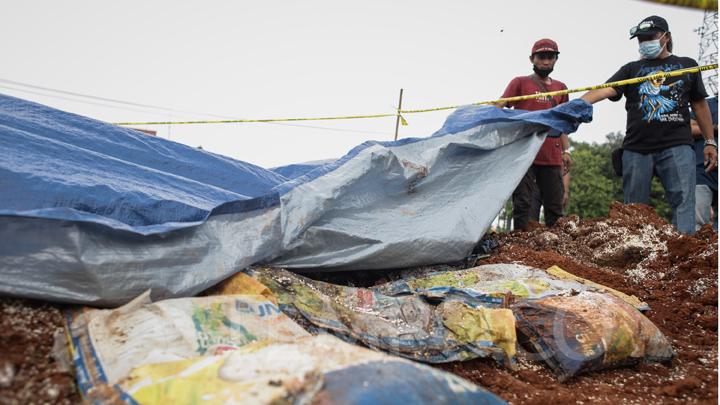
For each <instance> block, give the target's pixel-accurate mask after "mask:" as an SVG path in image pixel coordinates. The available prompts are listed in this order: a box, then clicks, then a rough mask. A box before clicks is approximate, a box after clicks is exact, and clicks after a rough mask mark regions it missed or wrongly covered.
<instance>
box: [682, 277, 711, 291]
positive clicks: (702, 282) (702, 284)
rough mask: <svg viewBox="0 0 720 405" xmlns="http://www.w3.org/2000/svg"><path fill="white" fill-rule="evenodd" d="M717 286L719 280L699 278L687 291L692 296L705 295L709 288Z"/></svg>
mask: <svg viewBox="0 0 720 405" xmlns="http://www.w3.org/2000/svg"><path fill="white" fill-rule="evenodd" d="M716 285H717V279H710V278H707V277H704V278H699V279H697V280H695V281H694V282H693V283H692V284H691V285H690V287H688V289H687V291H688V292H689V293H690V294H692V295H701V294H702V293H704V292H705V291H706V290H707V289H708V288H710V287H715V286H716Z"/></svg>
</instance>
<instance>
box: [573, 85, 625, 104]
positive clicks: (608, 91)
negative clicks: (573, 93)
mask: <svg viewBox="0 0 720 405" xmlns="http://www.w3.org/2000/svg"><path fill="white" fill-rule="evenodd" d="M610 97H617V91H615V89H614V88H612V87H605V88H604V89H597V90H590V91H588V92H587V93H585V94H583V95H582V97H580V98H581V99H583V100H585V101H587V102H588V103H590V104H595V103H597V102H598V101H602V100H605V99H606V98H610Z"/></svg>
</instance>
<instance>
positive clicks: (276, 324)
mask: <svg viewBox="0 0 720 405" xmlns="http://www.w3.org/2000/svg"><path fill="white" fill-rule="evenodd" d="M149 297H150V295H149V292H147V293H145V294H143V295H141V296H140V297H138V298H136V299H135V300H133V301H132V302H130V303H128V304H127V305H125V306H123V307H120V308H118V309H115V310H97V309H88V308H86V309H83V310H78V311H73V312H70V313H69V315H68V326H69V332H70V338H71V347H72V349H73V350H72V351H73V358H74V363H75V368H76V372H77V376H78V385H79V387H80V390H81V391H82V392H83V394H84V395H85V396H86V397H87V398H89V399H93V398H95V396H96V394H102V395H106V394H107V392H109V391H114V390H113V389H112V387H113V385H114V384H116V383H117V382H118V381H120V380H121V379H122V378H123V377H125V376H126V375H127V374H128V373H129V372H130V370H132V369H133V368H135V367H138V366H140V365H142V364H151V363H161V362H168V361H177V360H185V359H193V358H195V357H197V356H201V355H212V354H219V353H223V352H225V351H229V350H234V349H237V348H239V347H242V346H245V345H247V344H249V343H258V342H261V343H262V342H264V343H268V342H278V341H279V342H288V341H294V340H296V339H298V338H300V337H304V336H308V333H307V332H306V331H305V330H304V329H302V328H301V327H300V326H299V325H297V324H296V323H295V322H293V321H292V320H291V319H290V318H288V317H287V316H286V315H285V314H283V313H282V312H281V311H280V310H279V309H278V307H277V306H276V304H275V303H274V302H272V301H270V300H268V299H267V297H266V296H262V295H229V296H212V297H196V298H181V299H172V300H165V301H160V302H156V303H152V302H151V301H150V298H149Z"/></svg>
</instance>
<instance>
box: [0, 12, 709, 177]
mask: <svg viewBox="0 0 720 405" xmlns="http://www.w3.org/2000/svg"><path fill="white" fill-rule="evenodd" d="M0 6H1V9H0V49H2V62H1V63H0V79H4V80H12V81H17V82H22V83H27V84H32V85H36V86H41V87H47V88H53V89H61V90H66V91H70V92H76V93H82V94H90V95H94V96H97V97H104V98H111V99H119V100H126V101H131V102H134V103H140V104H148V105H155V106H162V107H166V108H170V109H175V110H183V111H187V113H181V112H168V111H159V110H151V109H147V108H142V107H129V106H122V105H119V104H112V103H107V102H101V101H97V100H95V101H92V100H86V99H81V98H78V97H74V96H70V95H63V94H56V93H50V92H48V91H44V90H37V89H31V88H28V87H21V86H18V85H11V84H8V83H7V82H0V93H4V94H9V95H13V96H16V97H21V98H25V99H28V100H33V101H37V102H40V103H43V104H47V105H50V106H53V107H56V108H59V109H62V110H65V111H70V112H74V113H78V114H82V115H86V116H89V117H93V118H97V119H100V120H104V121H108V122H117V121H147V120H197V119H213V117H212V116H208V115H194V114H190V112H193V113H203V114H212V115H216V116H225V117H235V118H275V117H304V116H332V115H356V114H375V113H392V112H393V111H394V109H395V108H396V105H397V98H398V92H399V89H400V88H404V89H405V96H404V101H403V107H405V108H411V109H412V108H425V107H436V106H446V105H458V104H468V103H472V102H477V101H483V100H490V99H495V98H497V97H499V96H500V94H501V93H502V92H503V90H504V88H505V86H506V85H507V83H508V82H509V81H510V80H511V79H512V78H513V77H514V76H519V75H528V74H530V73H531V72H532V70H531V68H532V66H531V64H530V62H529V60H528V55H529V53H530V48H531V45H532V43H533V42H534V41H535V40H537V39H539V38H543V37H549V38H552V39H554V40H556V41H557V42H558V45H559V47H560V52H561V55H560V59H559V60H558V63H557V65H556V69H555V72H554V73H553V74H552V77H554V78H555V79H558V80H561V81H563V82H564V83H565V84H566V85H567V86H568V87H570V88H573V87H581V86H586V85H592V84H598V83H602V82H604V81H605V80H606V79H607V78H608V77H610V76H611V75H612V74H613V73H614V72H615V71H616V70H617V69H618V68H619V67H620V66H622V65H623V64H625V63H627V62H629V61H631V60H634V59H637V55H638V53H637V42H635V41H630V40H628V30H629V28H630V27H631V26H633V25H635V24H637V22H639V21H640V20H641V19H642V18H644V17H646V16H649V15H653V14H657V15H660V16H663V17H665V18H666V19H667V20H668V22H669V25H670V30H671V31H672V33H673V39H674V47H675V49H674V51H675V52H674V53H675V54H678V55H682V56H690V57H693V58H695V59H697V58H698V52H699V48H698V43H699V37H698V35H697V33H695V32H694V29H696V28H697V27H699V26H700V25H701V24H702V20H703V12H702V11H699V10H694V9H685V8H678V7H673V6H662V5H657V4H654V3H650V2H645V1H639V0H584V1H567V0H557V1H552V0H546V1H532V0H521V1H511V2H510V1H492V2H490V1H469V0H468V1H449V0H447V1H443V2H440V1H433V2H430V1H418V0H414V1H387V0H386V1H374V0H365V1H353V2H348V1H340V0H327V1H312V0H308V1H302V2H301V1H273V0H265V1H179V0H172V1H170V0H168V1H148V0H144V1H135V0H123V1H114V2H108V1H97V0H92V1H70V0H69V1H49V0H48V1H32V0H24V1H8V0H0ZM20 90H24V91H20ZM31 92H32V93H31ZM580 94H581V93H580ZM580 94H574V95H571V98H577V97H579V96H580ZM48 95H53V97H49V96H48ZM73 100H84V101H86V102H79V101H73ZM87 101H89V102H91V103H94V104H88V103H87ZM96 104H102V105H96ZM110 106H112V107H110ZM448 114H449V112H448V111H443V112H434V113H424V114H412V115H408V116H406V118H407V120H408V122H409V124H410V125H409V126H406V127H401V130H400V137H409V136H428V135H430V134H432V133H433V132H434V131H435V130H437V129H439V128H440V127H441V125H442V123H443V121H444V120H445V118H446V117H447V115H448ZM594 114H595V118H594V121H593V122H592V123H590V124H587V125H583V126H582V127H581V128H580V130H579V131H578V132H577V133H576V134H573V135H572V137H573V138H574V139H578V140H581V141H598V142H602V141H603V140H604V138H605V135H606V134H607V133H609V132H613V131H622V130H624V128H625V111H624V103H622V102H620V103H611V102H603V103H600V104H598V105H596V108H595V112H594ZM299 125H302V126H299ZM307 126H312V127H315V128H308V127H307ZM145 128H148V129H155V130H158V131H159V132H158V134H159V135H160V136H162V137H164V138H169V139H171V140H173V141H177V142H182V143H185V144H188V145H192V146H198V145H202V146H203V148H204V149H206V150H210V151H212V152H216V153H220V154H223V155H227V156H231V157H234V158H237V159H241V160H244V161H248V162H251V163H255V164H258V165H261V166H265V167H272V166H277V165H283V164H287V163H293V162H303V161H310V160H317V159H326V158H334V157H339V156H341V155H343V154H344V153H346V152H347V151H349V150H350V149H351V148H352V147H353V146H355V145H357V144H359V143H362V142H363V141H366V140H371V139H374V140H391V139H392V137H393V132H394V128H395V119H394V118H381V119H371V120H349V121H317V122H311V123H302V124H292V125H286V124H282V125H280V124H218V125H195V126H189V125H186V126H172V127H168V126H160V127H152V126H146V127H145Z"/></svg>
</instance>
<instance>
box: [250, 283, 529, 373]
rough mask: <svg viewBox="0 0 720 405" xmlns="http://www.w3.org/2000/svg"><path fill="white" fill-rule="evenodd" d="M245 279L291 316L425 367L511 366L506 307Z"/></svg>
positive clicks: (511, 331)
mask: <svg viewBox="0 0 720 405" xmlns="http://www.w3.org/2000/svg"><path fill="white" fill-rule="evenodd" d="M251 275H252V276H253V277H255V278H256V279H257V280H258V281H259V282H261V283H262V284H264V285H266V286H267V287H269V288H270V290H271V291H272V292H273V293H274V294H275V296H276V297H277V299H278V303H279V304H280V308H281V309H282V310H283V311H285V312H286V313H288V314H289V315H291V316H292V317H293V318H295V319H297V320H298V321H299V322H304V323H307V322H310V323H311V324H312V325H314V326H315V327H317V328H320V329H321V330H327V331H332V332H333V333H334V334H336V335H337V336H340V337H343V338H345V339H347V340H350V341H353V340H357V341H360V342H362V343H363V344H365V345H368V346H370V347H374V348H377V349H381V350H384V351H387V352H390V353H393V354H397V355H399V356H403V357H408V358H412V359H415V360H420V361H425V362H431V363H440V362H449V361H458V360H467V359H472V358H476V357H485V356H491V357H493V358H494V359H496V360H497V361H499V362H501V363H503V364H505V365H507V366H510V367H512V366H513V364H514V361H515V345H516V336H515V318H514V316H513V314H512V311H510V310H509V309H506V308H486V307H483V306H478V305H474V303H465V302H461V301H447V302H441V303H435V304H433V303H430V302H428V301H427V300H426V299H424V298H423V297H421V296H418V295H404V296H397V297H391V296H387V295H384V294H381V293H380V292H378V291H373V290H370V289H366V288H353V287H344V286H339V285H334V284H330V283H325V282H321V281H315V280H311V279H308V278H306V277H303V276H299V275H297V274H294V273H290V272H288V271H285V270H281V269H254V270H252V272H251ZM240 277H243V276H240ZM298 318H299V319H298Z"/></svg>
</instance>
